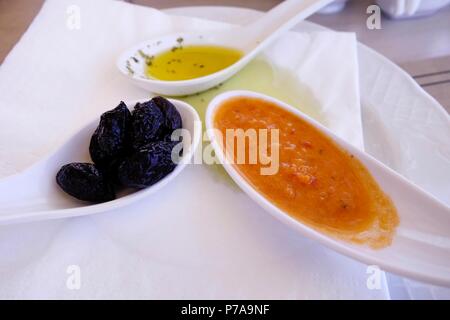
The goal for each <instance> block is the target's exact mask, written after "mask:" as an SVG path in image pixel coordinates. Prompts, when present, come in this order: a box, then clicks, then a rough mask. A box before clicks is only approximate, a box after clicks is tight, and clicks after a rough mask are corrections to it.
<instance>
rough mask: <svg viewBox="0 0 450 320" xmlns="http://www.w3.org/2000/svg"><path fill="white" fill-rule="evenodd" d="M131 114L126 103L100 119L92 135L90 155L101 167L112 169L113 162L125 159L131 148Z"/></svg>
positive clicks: (104, 114)
mask: <svg viewBox="0 0 450 320" xmlns="http://www.w3.org/2000/svg"><path fill="white" fill-rule="evenodd" d="M130 130H131V113H130V110H128V108H127V106H126V104H125V103H124V102H120V104H119V105H118V106H117V107H116V108H114V109H112V110H110V111H107V112H105V113H103V114H102V115H101V117H100V123H99V125H98V127H97V129H96V130H95V132H94V134H93V135H92V138H91V142H90V145H89V153H90V155H91V158H92V161H94V163H95V164H96V165H98V166H99V167H110V164H111V162H114V160H115V159H117V158H123V157H124V156H125V155H126V153H127V149H128V148H129V139H130Z"/></svg>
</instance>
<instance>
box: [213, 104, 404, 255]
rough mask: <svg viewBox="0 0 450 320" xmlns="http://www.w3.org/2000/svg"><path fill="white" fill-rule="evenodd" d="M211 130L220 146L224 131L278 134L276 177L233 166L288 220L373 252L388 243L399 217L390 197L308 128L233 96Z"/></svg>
mask: <svg viewBox="0 0 450 320" xmlns="http://www.w3.org/2000/svg"><path fill="white" fill-rule="evenodd" d="M214 126H215V128H216V129H218V130H220V131H221V132H222V134H223V137H224V140H223V143H224V144H225V143H226V139H225V136H226V129H243V130H247V129H256V130H258V129H269V130H270V129H278V130H279V167H278V168H279V169H278V172H277V173H276V174H273V175H262V174H261V171H260V169H261V167H263V165H262V164H261V162H260V161H257V163H253V164H250V163H244V164H238V163H235V164H233V166H234V167H235V168H236V169H237V170H238V172H239V173H240V174H241V175H242V176H243V177H244V178H245V179H246V180H247V181H248V182H249V183H250V184H251V185H252V186H253V187H254V188H255V189H256V190H257V191H258V192H259V193H261V194H262V195H263V196H264V197H265V198H266V199H268V200H270V201H271V202H272V203H273V204H275V205H276V206H277V207H279V208H280V209H282V210H284V211H285V212H287V213H288V214H289V215H290V216H291V217H293V218H295V219H297V220H299V221H301V222H302V223H305V224H307V225H309V226H311V227H313V228H315V229H317V230H319V231H321V232H324V233H326V234H328V235H331V236H333V237H336V238H339V239H342V240H346V241H349V242H352V243H357V244H363V245H367V246H369V247H371V248H374V249H377V248H383V247H386V246H388V245H390V243H391V242H392V239H393V236H394V234H395V228H396V227H397V225H398V224H399V218H398V215H397V211H396V209H395V207H394V205H393V203H392V201H391V200H390V198H389V197H388V196H387V195H386V194H385V193H384V192H383V191H382V190H381V189H380V187H379V186H378V184H377V182H376V181H375V180H374V178H373V177H372V176H371V174H370V173H369V171H368V170H367V169H366V168H365V167H364V165H363V164H362V163H361V162H360V161H359V160H358V159H356V158H355V157H354V156H353V155H352V154H350V153H349V152H347V151H345V150H343V149H342V148H341V147H339V146H338V145H337V144H335V143H334V142H333V141H332V140H331V139H330V138H329V137H327V136H326V135H324V134H323V133H321V132H320V131H319V130H317V129H316V128H314V127H313V126H312V125H310V124H309V123H307V122H305V121H304V120H302V119H301V118H299V117H297V116H296V115H294V114H292V113H291V112H289V111H287V110H284V109H282V108H281V107H279V106H277V105H276V104H274V103H271V102H268V101H265V100H262V99H257V98H249V97H236V98H232V99H230V100H228V101H226V102H224V103H223V104H222V105H221V106H219V108H218V110H217V112H216V114H215V116H214ZM268 141H269V142H270V139H269V140H268ZM246 145H247V147H246V148H249V146H248V145H249V144H246ZM268 149H273V148H271V147H270V146H268ZM270 151H271V150H269V154H270ZM235 162H236V161H235Z"/></svg>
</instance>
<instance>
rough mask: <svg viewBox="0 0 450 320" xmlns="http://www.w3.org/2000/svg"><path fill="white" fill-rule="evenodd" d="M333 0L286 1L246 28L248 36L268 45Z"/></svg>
mask: <svg viewBox="0 0 450 320" xmlns="http://www.w3.org/2000/svg"><path fill="white" fill-rule="evenodd" d="M332 1H333V0H285V1H283V2H281V3H280V4H279V5H277V6H276V7H274V8H272V9H271V10H270V11H268V12H267V13H266V14H264V15H263V16H262V17H261V18H259V19H258V20H256V21H255V22H253V23H251V24H250V25H248V26H247V27H245V29H246V31H247V32H248V33H247V34H248V36H249V37H251V38H252V39H254V40H256V41H257V43H261V44H262V43H265V45H267V44H268V43H270V42H271V41H273V40H274V39H276V38H277V37H278V36H279V35H280V34H281V33H283V32H285V31H287V30H289V29H291V28H292V27H294V26H295V25H296V24H297V23H298V22H300V21H301V20H304V19H306V18H307V17H309V16H310V15H312V14H314V13H315V12H317V11H319V10H320V9H322V8H323V7H325V6H326V5H327V4H329V3H331V2H332Z"/></svg>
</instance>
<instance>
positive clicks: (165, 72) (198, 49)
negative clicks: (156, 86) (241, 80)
mask: <svg viewBox="0 0 450 320" xmlns="http://www.w3.org/2000/svg"><path fill="white" fill-rule="evenodd" d="M241 57H242V52H240V51H238V50H236V49H232V48H226V47H219V46H178V47H174V48H172V50H169V51H166V52H163V53H161V54H159V55H156V56H155V57H153V58H152V59H151V61H149V63H147V68H146V74H147V76H149V77H152V78H156V79H159V80H165V81H177V80H188V79H194V78H200V77H204V76H207V75H209V74H212V73H215V72H217V71H220V70H222V69H225V68H227V67H229V66H230V65H232V64H234V63H235V62H236V61H238V60H239V59H240V58H241Z"/></svg>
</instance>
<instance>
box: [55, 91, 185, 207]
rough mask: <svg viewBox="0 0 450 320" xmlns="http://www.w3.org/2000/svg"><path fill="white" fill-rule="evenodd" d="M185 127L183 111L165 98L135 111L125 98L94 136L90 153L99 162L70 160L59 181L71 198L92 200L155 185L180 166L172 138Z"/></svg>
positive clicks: (145, 104)
mask: <svg viewBox="0 0 450 320" xmlns="http://www.w3.org/2000/svg"><path fill="white" fill-rule="evenodd" d="M181 127H182V122H181V116H180V114H179V112H178V111H177V109H176V108H175V106H174V105H173V104H172V103H171V102H170V101H169V100H167V99H165V98H163V97H155V98H153V99H151V100H150V101H147V102H144V103H137V104H136V106H135V107H134V110H133V112H132V113H131V112H130V110H129V109H128V107H127V106H126V105H125V103H123V102H120V104H119V105H118V106H117V107H116V108H114V109H112V110H110V111H107V112H105V113H103V114H102V116H101V118H100V123H99V125H98V127H97V129H96V130H95V132H94V134H93V135H92V138H91V142H90V145H89V153H90V155H91V158H92V161H93V162H94V163H69V164H66V165H64V166H63V167H62V168H61V169H60V170H59V172H58V174H57V175H56V182H57V183H58V185H59V186H60V187H61V188H62V189H63V190H64V191H65V192H67V193H68V194H70V195H71V196H73V197H75V198H77V199H79V200H84V201H90V202H105V201H110V200H114V199H115V198H116V190H117V188H121V187H131V188H137V189H142V188H146V187H148V186H151V185H152V184H154V183H156V182H158V181H159V180H161V179H162V178H164V177H165V176H166V175H168V174H169V173H170V172H172V171H173V170H174V168H175V167H176V163H175V162H174V161H172V151H174V152H175V150H176V149H174V147H175V146H176V145H177V144H178V143H179V142H178V141H172V139H171V136H172V133H173V131H174V130H176V129H180V128H181ZM180 147H181V145H180ZM180 147H177V155H178V156H180V155H181V152H182V149H181V148H180Z"/></svg>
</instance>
